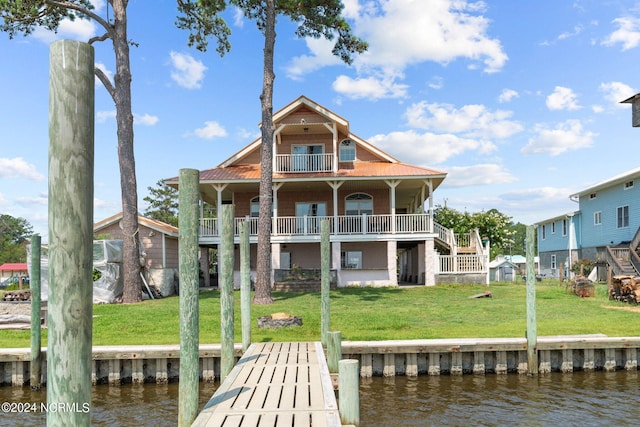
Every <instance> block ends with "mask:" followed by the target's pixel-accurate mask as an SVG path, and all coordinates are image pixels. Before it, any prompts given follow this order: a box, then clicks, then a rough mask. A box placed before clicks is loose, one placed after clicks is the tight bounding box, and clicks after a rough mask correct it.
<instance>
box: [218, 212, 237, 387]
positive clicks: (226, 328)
mask: <svg viewBox="0 0 640 427" xmlns="http://www.w3.org/2000/svg"><path fill="white" fill-rule="evenodd" d="M233 214H234V206H233V205H223V206H222V216H221V220H222V239H221V243H220V253H221V256H220V259H221V261H222V268H221V269H220V281H219V282H218V288H219V289H220V344H221V345H222V355H221V361H220V381H221V382H222V381H224V379H225V378H226V377H227V375H228V374H229V372H231V369H233V365H234V364H235V358H234V355H233V344H234V343H233V333H234V323H233V234H234V232H233V231H234V230H233Z"/></svg>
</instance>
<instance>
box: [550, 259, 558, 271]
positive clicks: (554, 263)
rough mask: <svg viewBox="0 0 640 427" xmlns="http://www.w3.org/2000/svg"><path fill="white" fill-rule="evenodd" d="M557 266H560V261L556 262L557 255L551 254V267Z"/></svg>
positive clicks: (553, 268)
mask: <svg viewBox="0 0 640 427" xmlns="http://www.w3.org/2000/svg"><path fill="white" fill-rule="evenodd" d="M556 268H558V263H557V262H556V256H555V255H551V269H552V270H555V269H556Z"/></svg>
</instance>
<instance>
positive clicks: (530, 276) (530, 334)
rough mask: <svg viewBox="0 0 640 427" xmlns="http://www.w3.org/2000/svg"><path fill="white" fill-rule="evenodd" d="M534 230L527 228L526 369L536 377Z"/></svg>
mask: <svg viewBox="0 0 640 427" xmlns="http://www.w3.org/2000/svg"><path fill="white" fill-rule="evenodd" d="M534 234H535V228H534V227H533V226H532V225H530V226H528V227H527V234H526V237H527V240H526V254H527V270H526V272H527V369H528V373H529V375H538V332H537V331H536V272H535V260H534V258H535V252H534V242H535V238H534Z"/></svg>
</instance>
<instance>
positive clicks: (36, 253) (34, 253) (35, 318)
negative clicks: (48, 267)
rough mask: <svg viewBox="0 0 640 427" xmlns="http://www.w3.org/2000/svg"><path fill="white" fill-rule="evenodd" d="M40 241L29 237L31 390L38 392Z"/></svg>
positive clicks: (40, 340)
mask: <svg viewBox="0 0 640 427" xmlns="http://www.w3.org/2000/svg"><path fill="white" fill-rule="evenodd" d="M41 248H42V239H41V238H40V236H39V235H34V236H31V271H30V272H29V277H30V278H31V282H30V283H31V362H30V369H29V371H30V372H31V389H32V390H40V387H41V386H42V351H41V347H42V334H41V326H40V309H41V304H40V300H41V295H40V288H41V274H40V254H41V252H42V251H41Z"/></svg>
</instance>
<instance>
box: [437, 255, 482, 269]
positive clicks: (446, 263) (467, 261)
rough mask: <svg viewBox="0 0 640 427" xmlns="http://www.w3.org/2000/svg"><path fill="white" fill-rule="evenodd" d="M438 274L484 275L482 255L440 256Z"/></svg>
mask: <svg viewBox="0 0 640 427" xmlns="http://www.w3.org/2000/svg"><path fill="white" fill-rule="evenodd" d="M438 258H439V263H438V264H439V265H438V267H439V271H438V273H486V272H487V269H486V265H485V262H484V260H485V258H486V256H484V255H440V256H439V257H438Z"/></svg>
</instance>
